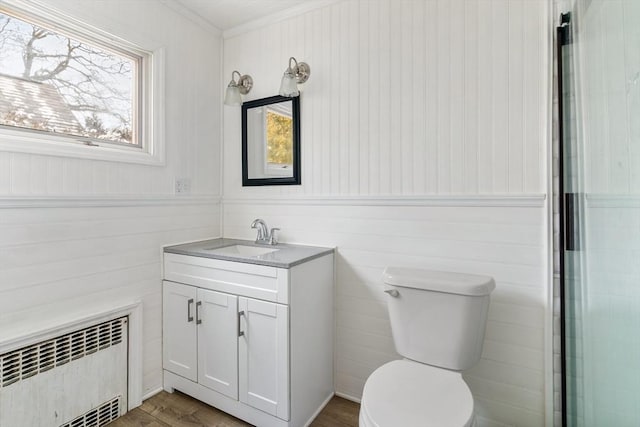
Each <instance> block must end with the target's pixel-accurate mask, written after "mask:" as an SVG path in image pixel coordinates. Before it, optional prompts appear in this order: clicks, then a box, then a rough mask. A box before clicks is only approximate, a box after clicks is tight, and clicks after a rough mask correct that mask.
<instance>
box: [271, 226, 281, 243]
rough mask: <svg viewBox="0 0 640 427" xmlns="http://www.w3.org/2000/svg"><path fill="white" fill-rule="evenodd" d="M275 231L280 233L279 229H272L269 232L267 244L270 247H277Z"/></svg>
mask: <svg viewBox="0 0 640 427" xmlns="http://www.w3.org/2000/svg"><path fill="white" fill-rule="evenodd" d="M276 231H280V229H279V228H278V227H274V228H272V229H271V232H270V233H269V244H270V245H277V244H278V238H277V237H276Z"/></svg>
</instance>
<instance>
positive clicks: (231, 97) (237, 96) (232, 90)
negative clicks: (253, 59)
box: [224, 71, 253, 106]
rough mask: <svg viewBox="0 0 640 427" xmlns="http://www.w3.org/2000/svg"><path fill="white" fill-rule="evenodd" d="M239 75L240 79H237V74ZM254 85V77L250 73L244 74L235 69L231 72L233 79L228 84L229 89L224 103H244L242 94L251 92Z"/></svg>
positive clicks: (235, 104)
mask: <svg viewBox="0 0 640 427" xmlns="http://www.w3.org/2000/svg"><path fill="white" fill-rule="evenodd" d="M236 75H237V76H238V80H237V81H236V79H235V76H236ZM252 87H253V79H252V78H251V76H250V75H248V74H245V75H244V76H243V75H242V74H240V73H239V72H238V71H234V72H233V73H231V81H230V82H229V85H228V86H227V91H226V93H225V95H224V105H233V106H237V105H242V96H241V95H246V94H248V93H249V92H251V88H252Z"/></svg>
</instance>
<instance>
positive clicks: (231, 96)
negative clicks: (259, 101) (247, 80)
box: [218, 84, 242, 106]
mask: <svg viewBox="0 0 640 427" xmlns="http://www.w3.org/2000/svg"><path fill="white" fill-rule="evenodd" d="M218 102H219V101H218ZM224 105H233V106H235V105H242V97H241V96H240V89H239V88H238V86H237V85H235V84H233V85H232V84H229V86H227V92H226V93H225V96H224Z"/></svg>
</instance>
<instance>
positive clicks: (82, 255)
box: [0, 198, 220, 394]
mask: <svg viewBox="0 0 640 427" xmlns="http://www.w3.org/2000/svg"><path fill="white" fill-rule="evenodd" d="M51 203H54V202H51ZM109 203H113V201H110V202H109ZM125 203H130V204H132V206H93V207H74V206H73V204H72V203H71V204H69V206H68V207H50V208H47V207H44V206H39V207H37V208H29V207H23V208H3V209H0V272H2V274H1V276H0V328H2V327H3V325H4V326H14V325H13V324H12V322H14V321H15V319H16V318H19V317H20V316H26V317H27V318H30V317H29V316H38V314H39V313H47V312H49V311H54V307H55V306H56V304H59V303H64V304H65V306H67V307H68V306H73V305H74V304H73V302H74V301H77V304H78V305H81V304H85V303H86V302H87V301H88V300H90V301H91V302H99V301H105V302H107V301H122V300H129V301H135V300H141V301H142V302H143V316H144V318H143V337H144V338H143V339H144V342H143V343H142V345H143V394H147V393H149V392H150V391H155V390H158V389H159V388H161V387H162V374H161V369H162V360H161V358H162V318H161V314H162V258H161V256H162V246H163V245H169V244H174V243H180V242H186V241H192V240H200V239H205V238H211V237H219V236H220V225H219V224H220V205H219V203H218V202H217V200H216V199H213V198H211V199H209V201H208V202H204V201H201V202H198V203H196V202H187V201H184V202H180V200H175V201H173V202H171V201H166V200H164V201H163V202H158V204H156V205H151V206H149V205H146V206H145V205H142V206H135V204H134V203H133V202H131V201H128V202H125ZM41 204H46V203H41Z"/></svg>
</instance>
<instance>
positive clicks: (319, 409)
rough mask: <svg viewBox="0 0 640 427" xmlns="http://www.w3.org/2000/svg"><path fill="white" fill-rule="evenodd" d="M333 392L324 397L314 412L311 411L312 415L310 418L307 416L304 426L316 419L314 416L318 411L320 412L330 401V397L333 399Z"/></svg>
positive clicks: (318, 413) (306, 426)
mask: <svg viewBox="0 0 640 427" xmlns="http://www.w3.org/2000/svg"><path fill="white" fill-rule="evenodd" d="M333 396H334V393H331V394H329V397H327V398H326V399H325V401H324V402H322V405H320V407H318V409H317V410H316V412H314V413H313V415H311V418H309V419H308V420H307V422H306V423H304V427H309V426H310V425H311V423H312V422H313V420H315V419H316V417H317V416H318V415H320V412H322V410H323V409H324V408H325V406H327V405H328V404H329V402H330V401H331V399H333Z"/></svg>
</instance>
